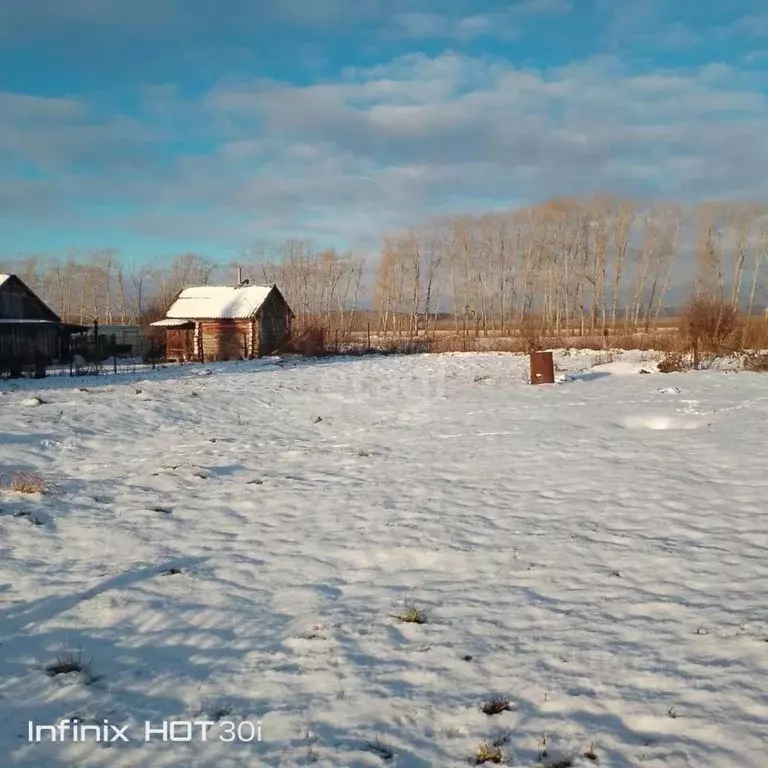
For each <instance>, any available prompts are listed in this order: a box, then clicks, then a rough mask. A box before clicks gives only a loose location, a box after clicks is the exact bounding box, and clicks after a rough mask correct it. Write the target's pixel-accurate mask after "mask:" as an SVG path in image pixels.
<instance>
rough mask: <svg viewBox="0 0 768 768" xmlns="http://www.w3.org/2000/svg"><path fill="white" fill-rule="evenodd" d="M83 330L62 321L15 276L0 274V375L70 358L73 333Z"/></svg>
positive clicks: (80, 327)
mask: <svg viewBox="0 0 768 768" xmlns="http://www.w3.org/2000/svg"><path fill="white" fill-rule="evenodd" d="M83 330H85V329H84V328H83V327H82V326H73V325H69V324H67V323H64V322H62V320H61V318H60V317H59V316H58V315H57V314H56V313H55V312H54V311H53V310H52V309H51V308H50V307H49V306H48V305H47V304H46V303H45V302H44V301H43V300H42V299H40V298H39V297H38V296H37V295H36V294H35V293H34V292H33V291H32V290H31V289H30V288H29V287H27V285H25V284H24V283H23V282H22V281H21V279H19V278H18V277H17V276H16V275H3V274H0V372H2V371H3V370H11V371H18V370H20V367H21V366H29V365H35V366H40V365H43V366H45V365H48V364H49V363H51V362H54V361H61V360H65V359H67V357H68V355H69V348H70V336H71V334H72V333H77V332H81V331H83Z"/></svg>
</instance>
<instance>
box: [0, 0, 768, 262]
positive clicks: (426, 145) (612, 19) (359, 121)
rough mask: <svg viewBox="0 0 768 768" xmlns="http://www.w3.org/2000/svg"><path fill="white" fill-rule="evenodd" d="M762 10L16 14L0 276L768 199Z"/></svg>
mask: <svg viewBox="0 0 768 768" xmlns="http://www.w3.org/2000/svg"><path fill="white" fill-rule="evenodd" d="M766 168H768V8H767V7H766V5H765V0H729V2H727V3H725V2H721V1H720V0H699V1H698V2H694V1H693V0H644V1H643V2H641V1H640V0H634V2H623V1H622V0H517V1H516V2H500V1H499V0H475V1H474V2H471V0H441V1H440V2H438V1H437V0H388V1H387V2H385V1H384V0H313V1H311V2H310V0H251V1H250V2H247V1H246V0H219V2H215V3H214V2H210V1H209V0H4V2H1V3H0V232H2V237H0V255H6V256H8V255H13V254H16V253H20V252H27V253H29V252H59V253H60V252H63V251H66V250H69V249H78V248H83V249H88V248H108V247H111V248H117V249H119V250H120V251H121V252H122V253H123V254H125V255H126V256H127V257H129V258H132V259H135V260H137V261H146V260H154V259H161V258H165V257H167V256H169V255H171V254H174V253H179V252H182V251H190V250H191V251H196V252H199V253H202V254H205V255H208V256H211V257H214V258H221V259H229V258H231V257H232V256H233V255H235V254H236V253H238V252H240V251H242V250H243V249H245V248H247V247H248V246H249V245H251V244H253V243H255V242H261V241H264V240H275V241H278V240H282V239H285V238H290V237H299V238H308V239H311V240H313V241H315V242H316V243H317V244H318V245H321V246H326V245H327V246H337V247H356V248H363V249H367V248H371V247H375V246H376V243H377V241H378V238H379V235H380V234H381V232H382V231H383V230H385V229H389V228H397V227H402V226H407V225H410V224H414V223H418V222H419V221H420V220H422V219H424V218H425V217H427V216H430V215H432V214H435V213H440V212H444V211H447V212H465V211H468V212H471V211H483V210H488V209H490V208H499V207H505V206H519V205H525V204H529V203H535V202H538V201H542V200H545V199H547V198H550V197H554V196H564V195H570V194H578V193H584V192H592V191H610V192H615V193H617V194H626V195H633V196H637V197H642V198H645V197H660V198H670V199H674V200H676V201H679V202H693V201H696V200H698V199H702V198H705V197H718V198H723V197H727V198H758V199H766V200H768V172H766Z"/></svg>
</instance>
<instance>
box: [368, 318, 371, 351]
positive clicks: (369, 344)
mask: <svg viewBox="0 0 768 768" xmlns="http://www.w3.org/2000/svg"><path fill="white" fill-rule="evenodd" d="M368 351H369V352H370V351H371V321H370V320H369V321H368Z"/></svg>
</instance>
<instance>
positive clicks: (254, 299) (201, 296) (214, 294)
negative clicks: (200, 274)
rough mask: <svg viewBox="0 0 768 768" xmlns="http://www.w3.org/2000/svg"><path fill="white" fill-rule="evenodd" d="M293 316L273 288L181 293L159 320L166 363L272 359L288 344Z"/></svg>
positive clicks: (207, 288)
mask: <svg viewBox="0 0 768 768" xmlns="http://www.w3.org/2000/svg"><path fill="white" fill-rule="evenodd" d="M293 316H294V315H293V312H292V311H291V308H290V307H289V306H288V303H287V302H286V300H285V299H284V298H283V295H282V294H281V293H280V291H279V290H278V288H277V286H276V285H249V284H248V281H244V282H242V283H240V284H238V285H237V286H235V287H232V286H226V285H205V286H199V287H195V288H186V289H184V290H183V291H181V293H179V295H178V296H177V297H176V300H175V301H174V302H173V304H172V305H171V307H170V309H169V310H168V312H167V313H166V315H165V318H164V319H162V320H158V321H157V322H154V323H152V327H154V328H162V329H164V330H165V331H166V353H165V356H166V358H167V359H168V360H175V361H179V362H186V361H200V362H210V361H217V360H242V359H248V358H254V357H263V356H265V355H271V354H274V353H275V352H276V351H277V350H278V349H279V348H280V347H282V346H283V345H284V344H285V343H286V342H287V341H288V339H289V337H290V333H291V322H292V320H293Z"/></svg>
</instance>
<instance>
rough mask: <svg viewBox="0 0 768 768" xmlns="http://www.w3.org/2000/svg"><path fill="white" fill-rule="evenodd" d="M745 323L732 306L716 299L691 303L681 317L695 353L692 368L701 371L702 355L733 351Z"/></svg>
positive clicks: (700, 298) (703, 299) (685, 332)
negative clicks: (700, 361) (699, 368)
mask: <svg viewBox="0 0 768 768" xmlns="http://www.w3.org/2000/svg"><path fill="white" fill-rule="evenodd" d="M741 327H742V322H741V317H740V316H739V313H738V311H737V310H736V309H735V308H734V307H732V306H731V305H730V304H726V303H725V302H722V301H717V300H715V299H709V298H703V297H698V298H694V299H691V301H690V302H689V303H688V305H687V306H686V308H685V310H684V311H683V313H682V315H681V331H682V334H683V337H684V339H685V341H686V342H687V345H688V347H689V348H690V349H691V350H692V351H693V358H694V359H693V366H694V368H698V367H699V360H700V355H701V354H702V353H703V354H705V355H716V354H719V353H722V352H724V351H733V347H734V343H735V340H736V336H737V334H738V333H739V331H740V330H741Z"/></svg>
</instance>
